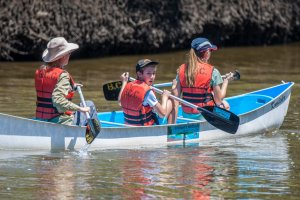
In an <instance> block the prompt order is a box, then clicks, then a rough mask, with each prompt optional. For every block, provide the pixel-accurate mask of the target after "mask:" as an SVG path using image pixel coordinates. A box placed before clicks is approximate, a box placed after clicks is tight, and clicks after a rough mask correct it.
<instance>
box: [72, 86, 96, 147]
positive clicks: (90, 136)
mask: <svg viewBox="0 0 300 200" xmlns="http://www.w3.org/2000/svg"><path fill="white" fill-rule="evenodd" d="M76 88H77V91H78V93H79V96H80V100H81V103H82V105H83V106H84V107H86V103H85V100H84V97H83V94H82V91H81V87H80V86H76ZM85 114H86V119H87V122H88V124H87V127H86V128H87V130H86V132H85V140H86V142H87V143H88V144H91V143H92V142H93V141H94V139H95V138H96V137H97V135H98V134H99V133H100V130H101V126H100V122H99V120H98V118H97V119H95V118H91V116H90V114H89V113H88V112H86V113H85Z"/></svg>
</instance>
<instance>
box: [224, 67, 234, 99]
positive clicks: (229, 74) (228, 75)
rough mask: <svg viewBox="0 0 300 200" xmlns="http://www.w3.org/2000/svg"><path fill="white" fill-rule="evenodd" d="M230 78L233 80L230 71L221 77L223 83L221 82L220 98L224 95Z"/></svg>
mask: <svg viewBox="0 0 300 200" xmlns="http://www.w3.org/2000/svg"><path fill="white" fill-rule="evenodd" d="M231 80H233V73H232V72H230V73H228V74H225V78H224V79H223V84H222V87H221V96H222V99H223V98H225V97H226V91H227V87H228V83H229V81H231Z"/></svg>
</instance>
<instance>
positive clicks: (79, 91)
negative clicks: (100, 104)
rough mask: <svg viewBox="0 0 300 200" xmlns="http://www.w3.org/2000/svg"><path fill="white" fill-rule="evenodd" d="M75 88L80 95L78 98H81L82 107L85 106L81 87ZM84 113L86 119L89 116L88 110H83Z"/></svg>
mask: <svg viewBox="0 0 300 200" xmlns="http://www.w3.org/2000/svg"><path fill="white" fill-rule="evenodd" d="M76 88H77V91H78V94H79V96H80V100H81V103H82V105H83V107H86V103H85V100H84V97H83V94H82V91H81V87H80V86H77V87H76ZM85 115H86V118H87V119H90V118H91V117H90V114H89V112H85Z"/></svg>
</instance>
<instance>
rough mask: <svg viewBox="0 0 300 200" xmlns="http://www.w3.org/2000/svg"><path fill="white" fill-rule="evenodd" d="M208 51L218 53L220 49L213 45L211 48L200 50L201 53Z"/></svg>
mask: <svg viewBox="0 0 300 200" xmlns="http://www.w3.org/2000/svg"><path fill="white" fill-rule="evenodd" d="M207 50H211V51H216V50H218V47H217V46H216V45H212V46H211V47H208V48H205V49H202V50H199V52H203V51H207Z"/></svg>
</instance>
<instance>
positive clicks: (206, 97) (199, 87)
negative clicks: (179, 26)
mask: <svg viewBox="0 0 300 200" xmlns="http://www.w3.org/2000/svg"><path fill="white" fill-rule="evenodd" d="M215 50H217V46H215V45H213V44H211V43H210V42H209V40H208V39H206V38H196V39H194V40H193V41H192V43H191V49H190V52H189V55H188V60H187V63H185V64H182V65H181V66H180V67H179V68H178V71H177V78H176V79H177V85H176V88H174V90H173V91H174V94H175V95H177V96H180V95H182V98H183V99H184V100H186V101H188V102H191V103H193V104H195V105H197V106H199V107H203V106H214V105H217V106H219V107H222V108H225V109H228V110H229V104H228V103H227V102H226V101H225V100H223V98H224V97H225V96H226V90H227V86H228V82H229V81H230V80H233V74H232V73H229V74H227V75H226V77H225V78H224V80H223V79H222V77H221V74H220V73H219V71H218V70H217V69H216V68H214V67H213V66H212V65H211V64H209V59H210V56H211V52H212V51H215ZM221 84H222V86H220V85H221ZM182 110H183V112H182V114H183V117H186V118H192V119H202V115H201V114H200V113H199V111H198V110H197V109H194V108H190V107H188V106H186V105H182Z"/></svg>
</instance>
